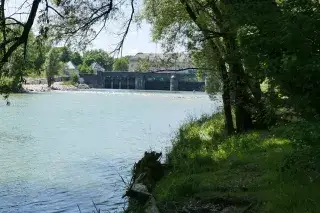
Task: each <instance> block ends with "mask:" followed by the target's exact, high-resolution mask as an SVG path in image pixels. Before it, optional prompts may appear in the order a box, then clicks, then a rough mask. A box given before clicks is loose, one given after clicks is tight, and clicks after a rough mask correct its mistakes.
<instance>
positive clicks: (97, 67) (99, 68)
mask: <svg viewBox="0 0 320 213" xmlns="http://www.w3.org/2000/svg"><path fill="white" fill-rule="evenodd" d="M90 67H91V69H92V70H93V74H95V75H96V74H98V72H105V71H106V70H105V69H104V68H103V67H102V66H101V65H100V64H99V63H97V62H93V63H92V64H91V66H90Z"/></svg>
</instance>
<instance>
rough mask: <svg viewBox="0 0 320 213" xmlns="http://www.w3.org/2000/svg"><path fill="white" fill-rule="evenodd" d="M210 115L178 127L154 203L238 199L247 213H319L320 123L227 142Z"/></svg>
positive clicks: (282, 127) (218, 121)
mask: <svg viewBox="0 0 320 213" xmlns="http://www.w3.org/2000/svg"><path fill="white" fill-rule="evenodd" d="M223 126H224V123H223V116H222V115H221V114H216V115H213V116H204V117H202V118H201V119H199V120H192V121H190V122H189V123H186V124H185V125H183V126H182V127H181V128H180V130H179V132H178V133H177V136H176V138H175V139H174V140H173V148H172V150H171V152H170V153H169V154H168V156H167V163H169V164H171V165H172V166H173V170H172V172H171V173H170V174H169V175H168V176H167V177H165V178H164V179H163V180H161V181H160V182H159V184H158V185H157V187H156V190H155V194H156V198H157V200H158V201H159V203H160V207H161V203H162V207H163V208H164V206H168V205H169V203H170V201H172V200H174V201H178V200H184V199H186V198H187V200H188V201H190V198H191V199H195V200H197V199H200V200H206V199H209V200H216V199H223V198H228V199H230V198H232V199H236V198H239V199H243V200H250V202H253V201H254V202H255V203H256V205H255V207H254V208H252V209H251V211H252V212H257V211H258V212H297V213H298V212H299V213H300V212H320V207H319V205H318V203H320V196H318V191H319V190H320V122H299V123H294V124H281V125H279V126H275V127H273V128H271V129H270V130H269V131H253V132H249V133H247V134H243V135H236V136H231V137H227V136H225V135H224V133H223Z"/></svg>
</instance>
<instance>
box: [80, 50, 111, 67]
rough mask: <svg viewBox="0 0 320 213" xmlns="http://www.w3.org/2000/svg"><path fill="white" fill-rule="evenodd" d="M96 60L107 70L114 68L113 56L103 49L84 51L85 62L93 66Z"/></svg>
mask: <svg viewBox="0 0 320 213" xmlns="http://www.w3.org/2000/svg"><path fill="white" fill-rule="evenodd" d="M94 62H96V63H98V64H99V65H101V66H102V67H103V68H104V69H105V70H106V71H111V70H112V66H113V58H112V57H110V56H109V55H108V53H107V52H106V51H104V50H102V49H99V50H89V51H86V52H84V53H83V64H85V65H87V66H91V64H93V63H94Z"/></svg>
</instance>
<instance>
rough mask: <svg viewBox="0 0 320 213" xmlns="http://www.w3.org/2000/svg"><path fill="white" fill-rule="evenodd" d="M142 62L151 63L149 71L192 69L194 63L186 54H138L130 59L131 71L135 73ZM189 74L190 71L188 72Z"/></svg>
mask: <svg viewBox="0 0 320 213" xmlns="http://www.w3.org/2000/svg"><path fill="white" fill-rule="evenodd" d="M140 60H147V61H148V62H149V63H150V70H149V71H159V70H179V69H186V68H190V67H192V61H191V58H190V56H189V55H188V54H185V53H169V54H155V53H137V54H136V55H135V56H132V57H130V58H129V71H130V72H135V71H136V70H137V67H138V63H139V61H140ZM186 72H188V71H186Z"/></svg>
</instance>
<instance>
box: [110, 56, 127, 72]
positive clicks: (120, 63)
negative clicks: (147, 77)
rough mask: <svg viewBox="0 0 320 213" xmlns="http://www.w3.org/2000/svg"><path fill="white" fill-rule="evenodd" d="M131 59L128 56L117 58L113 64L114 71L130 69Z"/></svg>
mask: <svg viewBox="0 0 320 213" xmlns="http://www.w3.org/2000/svg"><path fill="white" fill-rule="evenodd" d="M128 70H129V59H128V58H116V59H115V60H114V64H113V71H116V72H118V71H128Z"/></svg>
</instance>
